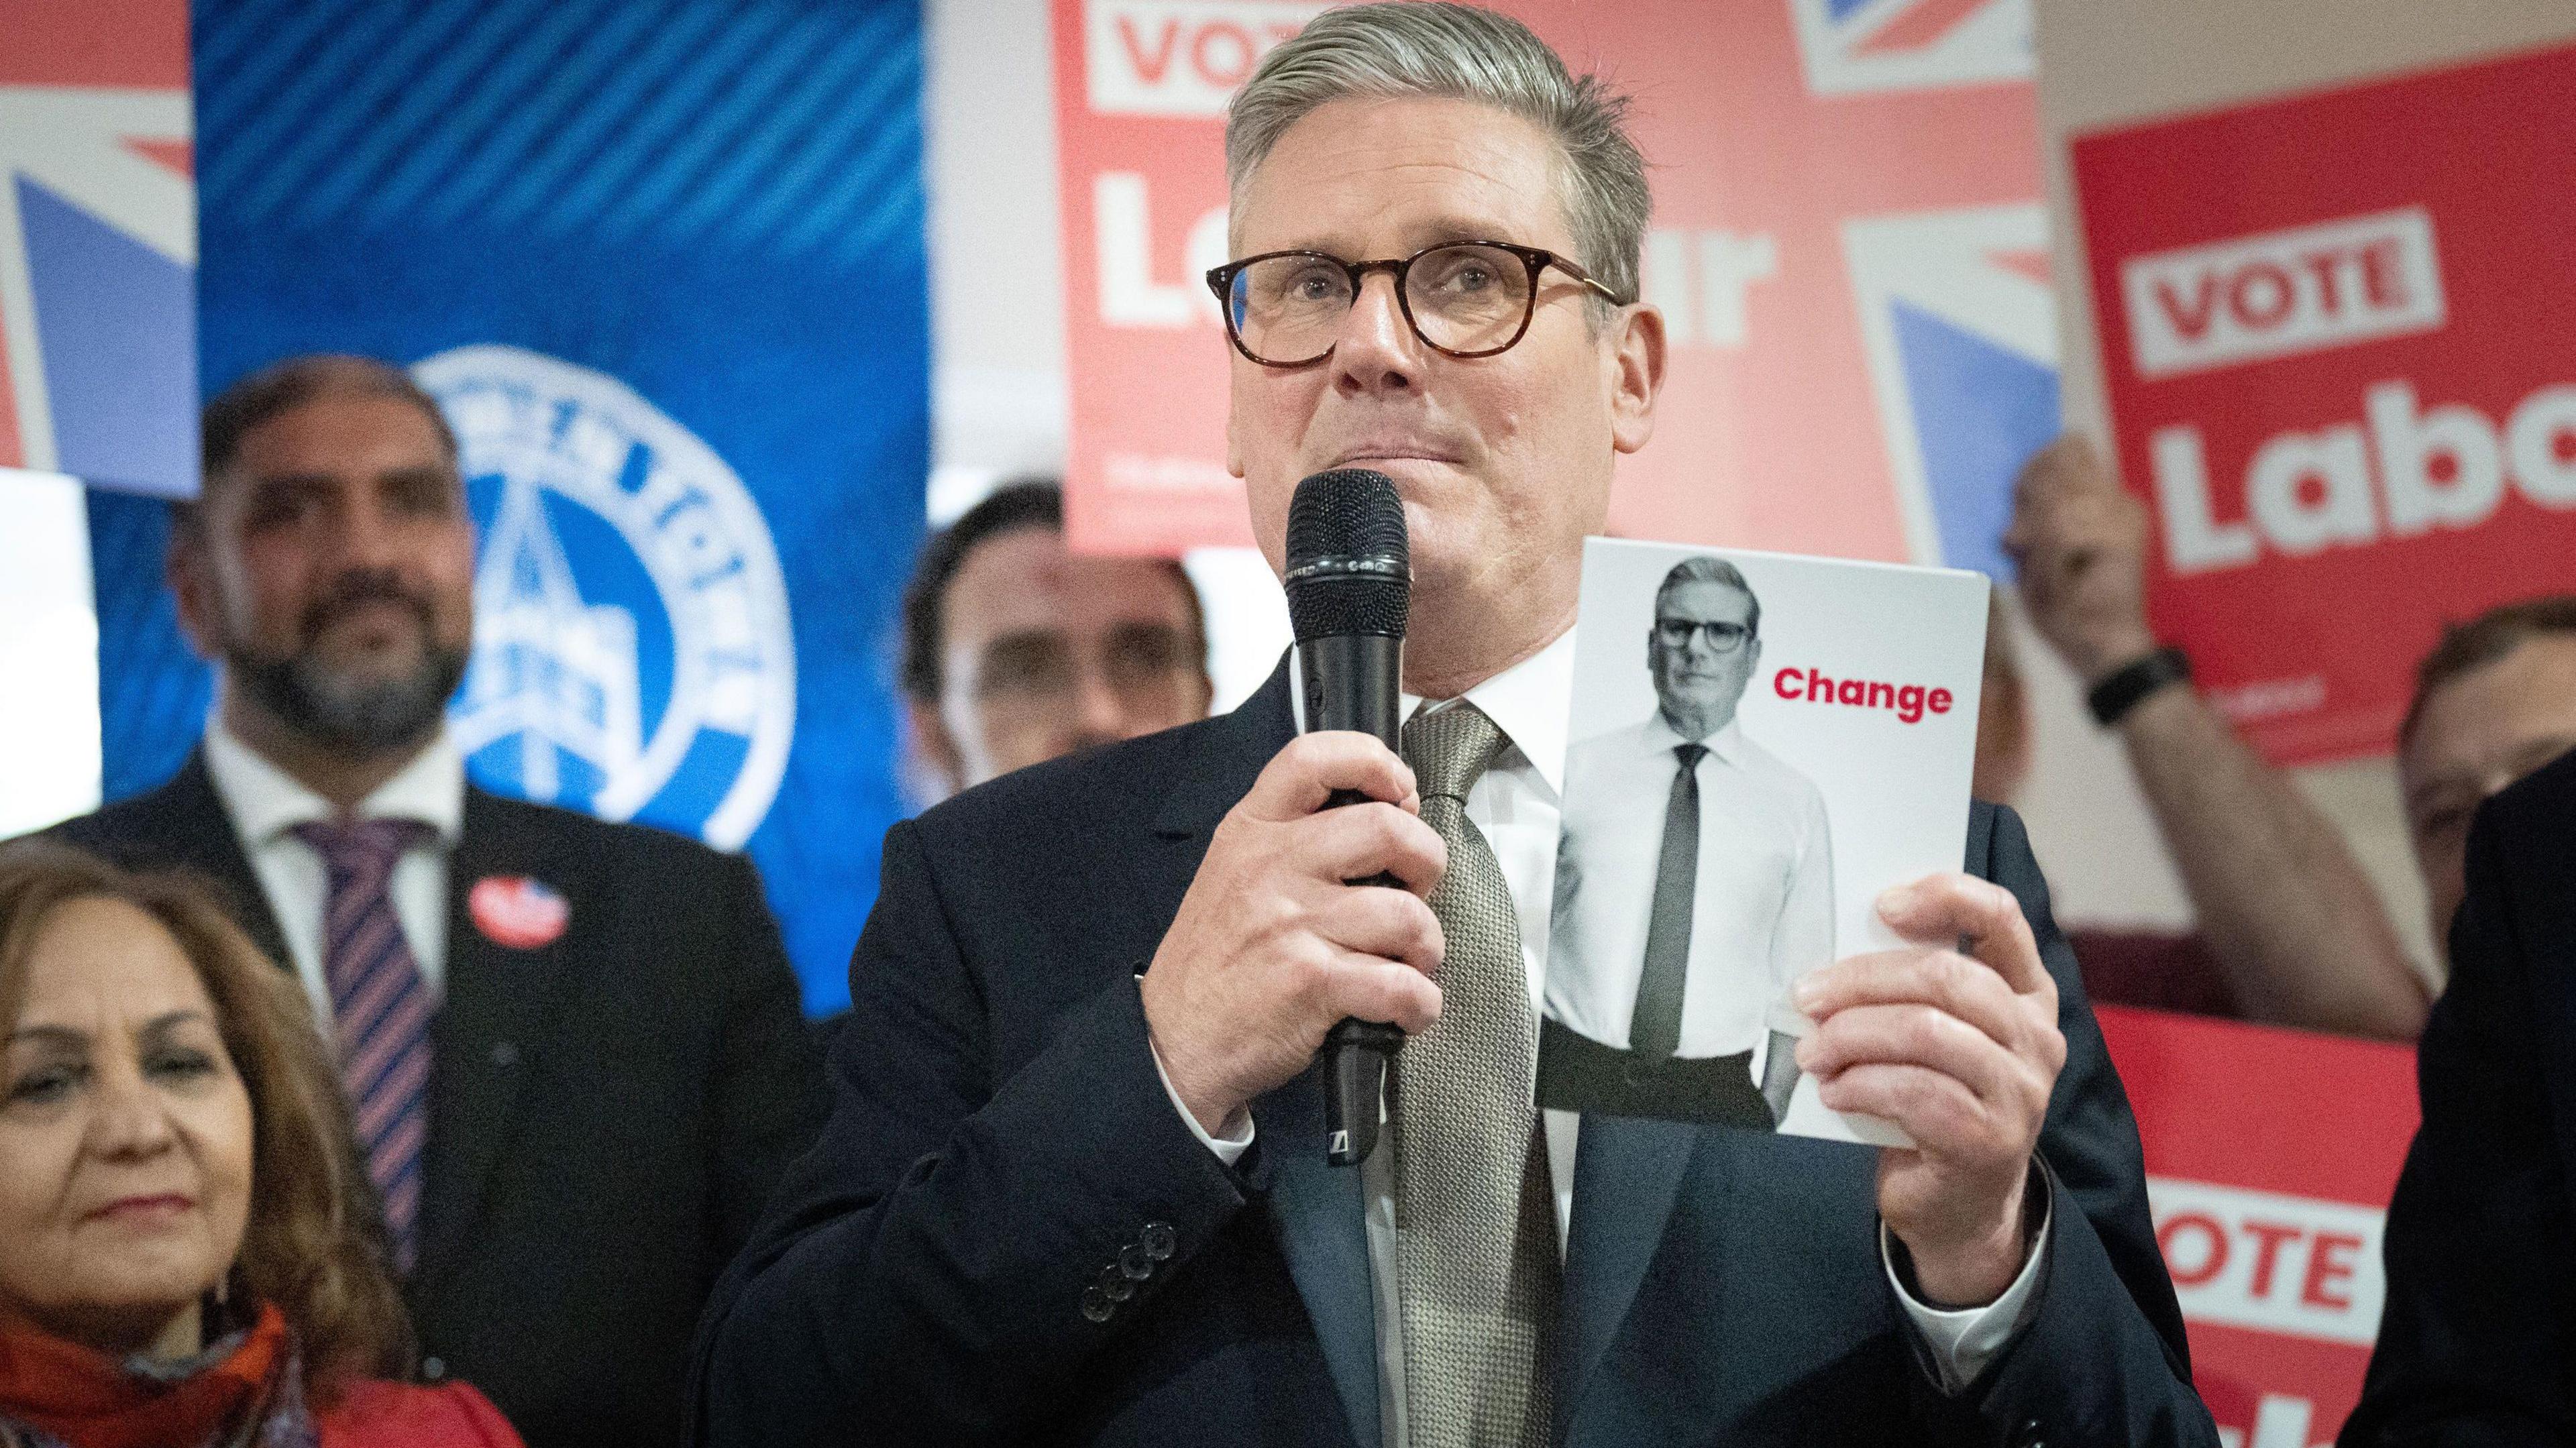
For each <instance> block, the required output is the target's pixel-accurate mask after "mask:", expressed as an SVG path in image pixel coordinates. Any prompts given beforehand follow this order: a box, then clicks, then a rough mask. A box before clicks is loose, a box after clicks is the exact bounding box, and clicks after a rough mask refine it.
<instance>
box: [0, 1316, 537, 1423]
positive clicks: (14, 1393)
mask: <svg viewBox="0 0 2576 1448" xmlns="http://www.w3.org/2000/svg"><path fill="white" fill-rule="evenodd" d="M290 1361H292V1354H291V1352H290V1351H289V1338H288V1333H287V1328H286V1318H285V1315H284V1314H282V1313H280V1312H279V1311H278V1310H277V1308H276V1307H275V1306H274V1305H270V1306H264V1307H262V1308H261V1309H260V1314H259V1320H258V1321H257V1322H255V1323H253V1324H252V1325H251V1328H250V1331H249V1332H248V1333H246V1334H245V1335H244V1336H243V1339H242V1343H241V1346H239V1347H237V1348H235V1349H234V1350H233V1351H232V1352H231V1353H230V1354H229V1355H228V1356H226V1357H225V1358H224V1360H223V1361H221V1362H219V1363H215V1364H213V1365H211V1366H209V1367H207V1368H205V1369H204V1370H203V1371H201V1372H198V1373H196V1374H194V1375H192V1376H190V1377H189V1378H187V1379H186V1380H184V1381H182V1382H178V1383H174V1384H167V1385H163V1384H155V1383H151V1382H148V1381H146V1380H144V1379H141V1378H138V1377H135V1376H134V1375H133V1374H131V1373H128V1372H126V1371H125V1369H124V1366H123V1365H122V1364H121V1363H119V1362H117V1360H116V1359H114V1358H111V1357H109V1356H107V1355H106V1354H104V1353H100V1352H95V1351H92V1350H91V1349H89V1348H86V1347H82V1346H80V1345H79V1344H77V1343H70V1342H65V1341H63V1340H62V1339H61V1338H58V1337H54V1336H51V1335H49V1334H46V1333H42V1332H38V1331H36V1330H34V1329H32V1328H27V1327H0V1420H6V1421H11V1422H18V1423H24V1424H26V1425H27V1426H28V1427H31V1428H35V1429H37V1430H39V1431H41V1432H44V1433H46V1434H48V1435H50V1436H52V1437H55V1438H59V1439H61V1440H62V1441H63V1442H65V1443H69V1444H72V1445H74V1448H171V1445H178V1444H195V1443H204V1442H208V1441H210V1440H212V1439H213V1438H214V1437H215V1435H216V1434H217V1433H218V1432H220V1431H224V1430H227V1429H229V1428H232V1427H233V1426H235V1425H236V1424H237V1423H238V1421H239V1419H240V1418H241V1415H242V1414H243V1412H244V1411H246V1410H248V1409H249V1408H251V1407H252V1405H254V1404H255V1403H258V1402H260V1401H261V1400H262V1399H266V1398H270V1397H271V1396H272V1395H271V1393H270V1391H269V1390H270V1388H271V1387H272V1386H273V1385H274V1384H275V1382H276V1379H277V1377H278V1373H279V1370H280V1368H281V1366H282V1365H283V1364H285V1363H287V1362H290ZM313 1426H314V1429H315V1431H316V1433H317V1434H318V1436H319V1437H320V1439H321V1448H524V1445H523V1444H521V1443H520V1441H519V1435H518V1433H517V1432H516V1431H515V1430H514V1429H512V1428H511V1427H510V1424H509V1421H508V1420H507V1419H505V1418H503V1417H502V1416H501V1413H500V1410H499V1409H497V1408H495V1407H493V1406H492V1404H491V1401H490V1400H489V1399H487V1398H485V1397H484V1396H483V1395H482V1394H481V1393H479V1392H476V1391H475V1390H474V1389H473V1388H471V1387H468V1386H466V1385H465V1384H463V1383H447V1384H443V1385H441V1386H439V1387H435V1388H419V1387H413V1386H411V1385H410V1384H408V1383H387V1382H372V1381H369V1382H357V1383H352V1384H350V1385H349V1386H348V1387H346V1388H344V1389H343V1390H342V1391H341V1393H340V1397H339V1400H338V1401H337V1402H335V1403H333V1404H332V1406H331V1408H330V1410H329V1411H328V1412H324V1413H320V1414H316V1415H315V1420H314V1425H313Z"/></svg>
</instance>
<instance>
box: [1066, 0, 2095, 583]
mask: <svg viewBox="0 0 2576 1448" xmlns="http://www.w3.org/2000/svg"><path fill="white" fill-rule="evenodd" d="M1324 8H1325V7H1324V6H1322V5H1320V4H1306V3H1286V0H1054V6H1053V9H1052V11H1051V15H1052V20H1053V24H1054V48H1055V86H1056V96H1055V112H1056V125H1057V146H1058V159H1059V167H1060V174H1061V177H1062V188H1063V208H1064V215H1063V225H1064V257H1065V303H1066V307H1065V311H1066V332H1067V337H1068V344H1069V345H1068V352H1069V355H1068V358H1067V367H1068V372H1069V375H1070V377H1071V380H1072V415H1071V437H1070V439H1069V444H1070V445H1069V449H1068V453H1069V456H1068V470H1067V487H1068V493H1067V510H1068V514H1069V526H1070V530H1071V533H1072V536H1073V539H1074V542H1075V544H1076V546H1078V547H1081V548H1084V549H1087V550H1091V551H1102V552H1171V551H1176V550H1178V549H1181V548H1186V547H1192V546H1196V545H1200V544H1227V543H1243V542H1248V541H1249V539H1250V534H1249V529H1248V527H1247V525H1246V523H1245V520H1244V505H1243V493H1242V489H1241V486H1240V485H1239V484H1238V483H1236V482H1235V481H1234V480H1233V479H1232V478H1231V477H1229V476H1228V475H1227V473H1226V467H1225V410H1226V371H1227V367H1228V359H1229V357H1230V356H1231V354H1230V352H1229V351H1228V349H1227V346H1226V342H1225V333H1224V331H1223V329H1222V327H1221V326H1220V324H1219V321H1218V316H1217V309H1216V302H1215V299H1214V298H1213V297H1212V296H1210V295H1209V294H1208V291H1207V289H1206V287H1205V286H1204V285H1202V283H1201V282H1200V280H1199V278H1200V275H1201V274H1202V273H1203V272H1205V271H1206V270H1207V269H1208V268H1209V267H1212V266H1215V265H1217V264H1218V263H1220V262H1222V261H1224V260H1226V256H1227V253H1226V231H1225V225H1226V217H1225V206H1226V194H1225V164H1224V157H1223V148H1224V136H1225V118H1224V109H1225V105H1226V102H1227V100H1228V99H1229V98H1230V97H1231V96H1232V94H1233V92H1234V89H1235V87H1236V86H1237V85H1239V84H1240V83H1241V82H1242V81H1243V80H1244V78H1245V77H1247V76H1248V75H1250V74H1251V71H1252V67H1253V65H1254V64H1255V63H1256V62H1257V61H1258V59H1259V57H1260V56H1261V55H1262V54H1264V53H1265V52H1267V51H1268V50H1269V49H1270V48H1271V47H1272V46H1275V45H1276V44H1278V43H1279V42H1280V41H1281V40H1283V39H1285V38H1287V37H1289V36H1291V35H1294V34H1295V33H1296V32H1297V30H1298V28H1299V27H1300V26H1302V25H1304V24H1305V23H1306V22H1307V21H1308V20H1309V19H1311V18H1312V17H1313V16H1314V15H1316V14H1318V13H1320V12H1321V11H1322V10H1323V9H1324ZM1499 8H1501V9H1503V10H1505V11H1508V12H1510V13H1511V14H1513V15H1516V16H1519V17H1520V18H1521V19H1523V20H1525V21H1527V22H1528V23H1529V24H1530V26H1531V27H1532V28H1533V29H1535V30H1536V31H1537V32H1538V33H1539V35H1540V36H1541V37H1542V38H1544V39H1546V40H1547V41H1548V42H1549V43H1550V44H1552V45H1554V46H1555V47H1556V48H1557V49H1558V51H1559V52H1560V53H1561V54H1563V55H1565V56H1566V57H1567V58H1568V60H1569V62H1570V63H1571V64H1572V65H1573V66H1574V68H1576V69H1577V70H1587V69H1589V70H1598V71H1600V72H1602V73H1605V74H1607V75H1608V76H1609V77H1611V79H1612V80H1613V81H1614V82H1615V83H1616V84H1617V85H1618V86H1619V87H1620V88H1622V89H1623V90H1625V91H1628V92H1629V93H1631V94H1633V95H1634V96H1635V97H1636V102H1637V108H1636V111H1635V113H1634V117H1633V119H1634V130H1635V133H1636V135H1637V138H1638V141H1639V144H1640V145H1641V146H1642V147H1643V149H1644V150H1645V152H1646V155H1647V159H1648V160H1649V161H1650V162H1651V163H1652V166H1653V169H1652V171H1651V173H1650V175H1651V180H1652V184H1653V186H1654V190H1655V218H1654V222H1653V226H1652V229H1651V231H1650V232H1649V234H1648V236H1647V239H1646V243H1645V247H1644V253H1645V255H1644V276H1643V279H1642V280H1643V287H1642V290H1643V293H1644V297H1645V299H1646V300H1649V301H1652V302H1654V303H1656V304H1657V305H1658V306H1659V307H1660V308H1661V310H1662V312H1663V314H1664V318H1665V322H1666V328H1667V336H1668V337H1669V339H1670V342H1671V354H1670V364H1669V371H1668V374H1667V380H1666V385H1665V389H1664V394H1663V400H1662V404H1661V406H1660V407H1659V408H1658V411H1657V418H1656V434H1655V438H1654V441H1653V442H1652V443H1651V444H1650V445H1649V446H1648V447H1647V448H1646V449H1645V451H1644V452H1643V453H1641V454H1638V455H1636V456H1634V457H1629V458H1624V459H1622V460H1621V462H1620V464H1619V473H1618V483H1617V487H1616V490H1615V492H1614V496H1613V499H1612V504H1611V520H1610V526H1611V531H1613V532H1614V533H1617V534H1620V535H1622V536H1626V537H1632V538H1657V539H1670V540H1674V541H1681V542H1704V543H1719V544H1731V545H1736V546H1742V547H1757V548H1769V549H1779V550H1785V551H1791V552H1808V553H1831V554H1839V555H1843V556H1847V557H1860V558H1877V559H1908V560H1911V561H1914V562H1918V563H1943V564H1948V565H1950V566H1953V567H1960V568H1975V569H1982V570H1986V571H1989V572H1992V571H1995V570H1996V569H1997V568H1998V567H1999V563H1998V560H1997V557H1996V538H1997V537H1998V536H1999V535H2000V534H2001V532H2002V530H2003V525H2004V522H2005V518H2006V516H2007V512H2008V508H2007V500H2008V497H2009V490H2010V486H2011V481H2012V476H2013V473H2014V471H2015V470H2016V469H2017V468H2018V467H2019V465H2020V464H2021V462H2022V460H2023V459H2024V458H2026V457H2027V456H2028V455H2029V453H2030V452H2031V451H2032V450H2034V449H2036V448H2037V447H2038V446H2039V445H2040V444H2041V443H2043V442H2045V441H2046V440H2047V439H2048V437H2049V436H2051V435H2052V434H2053V433H2054V432H2055V430H2056V427H2057V374H2056V347H2057V341H2056V324H2055V313H2054V312H2053V310H2052V308H2051V305H2050V296H2049V287H2048V262H2047V255H2046V252H2047V217H2046V212H2045V209H2044V208H2043V206H2042V205H2041V202H2040V199H2039V198H2040V173H2039V142H2038V116H2037V111H2036V108H2035V102H2034V98H2033V94H2032V88H2031V80H2030V75H2031V48H2030V9H2029V6H2028V4H2027V0H1630V3H1625V4H1619V5H1603V4H1584V3H1579V0H1500V3H1499ZM1499 239H1501V240H1507V241H1509V240H1519V239H1521V238H1513V237H1504V238H1499Z"/></svg>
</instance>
